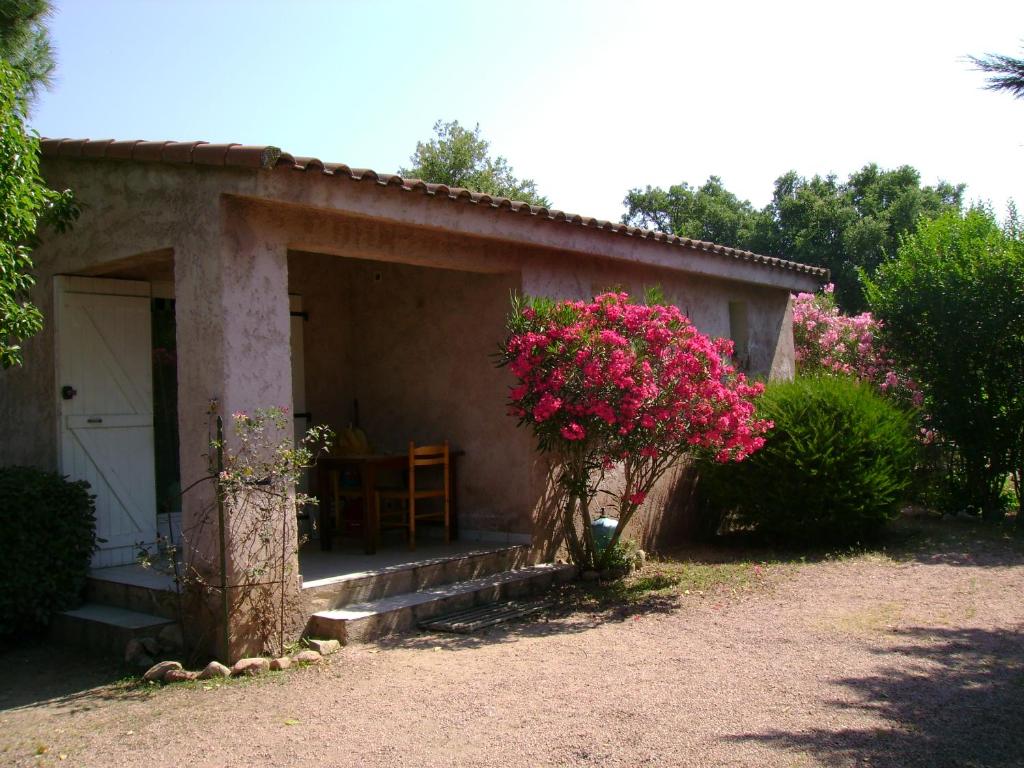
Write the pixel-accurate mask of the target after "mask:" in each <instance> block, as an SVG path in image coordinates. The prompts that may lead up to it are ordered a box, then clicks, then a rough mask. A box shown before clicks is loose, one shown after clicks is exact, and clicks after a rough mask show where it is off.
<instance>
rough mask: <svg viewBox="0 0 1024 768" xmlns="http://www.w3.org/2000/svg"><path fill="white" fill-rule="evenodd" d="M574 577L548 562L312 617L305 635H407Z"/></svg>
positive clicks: (347, 639)
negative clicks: (444, 617)
mask: <svg viewBox="0 0 1024 768" xmlns="http://www.w3.org/2000/svg"><path fill="white" fill-rule="evenodd" d="M575 575H576V569H575V567H574V566H571V565H561V564H558V565H556V564H551V563H548V564H544V565H533V566H529V567H526V568H518V569H514V570H508V571H504V572H502V573H496V574H492V575H488V576H484V577H482V578H475V579H469V580H467V581H460V582H457V583H454V584H445V585H441V586H434V587H429V588H427V589H423V590H419V591H414V592H406V593H403V594H398V595H391V596H389V597H382V598H379V599H377V600H371V601H368V602H364V603H355V604H352V605H347V606H345V607H344V608H339V609H334V610H328V611H319V612H317V613H314V614H313V615H312V617H310V620H309V624H308V625H307V626H306V634H307V635H308V636H310V637H322V638H334V639H336V640H340V641H341V642H343V643H352V642H370V641H373V640H376V639H378V638H381V637H384V636H386V635H390V634H393V633H396V632H408V631H410V630H412V629H413V628H415V626H416V624H417V623H418V622H421V621H423V620H425V619H429V618H431V617H433V616H438V615H440V614H442V613H449V612H452V611H457V610H459V609H464V608H471V607H472V606H474V605H484V604H487V603H494V602H497V601H499V600H508V599H513V598H522V597H527V596H529V595H536V594H540V593H543V592H546V591H547V590H548V589H550V588H551V586H552V584H554V583H555V582H566V581H569V580H571V579H572V578H573V577H575Z"/></svg>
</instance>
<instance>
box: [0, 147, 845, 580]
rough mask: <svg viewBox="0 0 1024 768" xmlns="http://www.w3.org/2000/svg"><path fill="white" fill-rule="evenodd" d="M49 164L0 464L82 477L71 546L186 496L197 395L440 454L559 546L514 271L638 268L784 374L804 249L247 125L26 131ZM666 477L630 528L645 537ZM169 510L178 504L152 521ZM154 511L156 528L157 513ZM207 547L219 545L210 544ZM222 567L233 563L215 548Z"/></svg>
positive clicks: (598, 283) (665, 513)
mask: <svg viewBox="0 0 1024 768" xmlns="http://www.w3.org/2000/svg"><path fill="white" fill-rule="evenodd" d="M42 169H43V175H44V177H45V178H46V180H47V181H48V183H49V184H50V185H51V186H53V187H56V188H66V187H67V188H71V189H73V190H74V191H75V193H76V195H77V197H78V198H79V200H80V202H81V204H82V215H81V218H80V219H79V220H78V222H77V223H76V224H75V226H74V228H73V229H72V230H71V231H70V232H69V233H68V234H64V235H57V234H52V235H51V234H47V235H46V236H45V237H44V239H43V242H42V243H41V245H40V246H39V247H38V248H37V249H36V250H35V252H34V258H35V260H36V265H37V271H36V274H37V279H38V281H37V285H36V289H35V295H34V301H35V302H36V304H37V305H38V306H39V307H40V308H41V309H42V311H43V313H44V316H45V318H46V325H45V330H44V331H43V332H42V333H40V334H39V335H38V336H37V337H35V338H33V339H31V340H29V341H28V342H27V343H26V345H25V349H24V359H25V364H24V366H23V367H20V368H17V369H12V370H8V371H4V372H2V373H0V431H2V434H3V435H4V438H3V440H0V465H2V464H30V465H36V466H40V467H45V468H52V469H56V470H59V471H60V472H62V473H64V474H67V475H70V476H72V477H74V478H83V479H86V480H88V481H89V482H90V483H91V485H92V489H93V492H94V493H95V494H96V497H97V499H96V503H97V516H98V533H99V535H100V536H101V537H102V538H103V539H104V540H105V542H104V544H103V547H102V549H101V550H100V551H99V552H98V553H97V556H96V560H95V566H96V567H102V566H114V565H118V564H123V563H126V562H130V561H131V560H132V559H133V558H134V556H135V551H136V545H137V544H138V543H139V542H148V541H152V540H153V539H154V538H155V534H156V531H157V529H158V521H162V520H163V519H164V517H163V516H165V515H166V516H167V518H168V519H170V518H174V517H176V516H178V515H180V516H181V518H182V520H183V521H184V522H183V523H180V524H182V525H185V526H186V527H187V525H188V522H189V519H190V516H194V515H196V514H198V510H199V508H200V507H201V506H202V505H204V504H208V503H209V497H208V496H206V497H205V498H204V493H203V492H197V493H195V494H185V495H184V497H180V496H179V491H180V489H182V488H187V487H189V486H191V485H193V484H194V483H195V482H196V481H197V480H199V479H200V478H201V477H203V476H204V475H206V474H207V473H208V470H209V460H208V454H209V440H210V418H209V413H208V411H209V403H210V401H211V400H213V399H215V400H217V401H218V403H219V408H220V410H221V412H222V413H225V414H230V413H232V412H235V411H249V412H251V411H252V410H253V409H255V408H259V407H266V406H282V405H285V406H289V407H290V408H291V409H292V411H293V413H294V414H295V416H296V417H297V423H298V424H300V425H301V426H305V423H306V422H305V420H306V419H311V420H312V422H315V423H326V424H329V425H331V426H333V427H334V428H335V429H339V428H343V427H345V426H346V425H347V424H349V423H351V422H352V421H353V419H354V418H356V416H355V414H354V407H353V406H354V404H355V403H358V419H359V422H360V424H361V425H362V427H363V428H365V430H366V431H367V432H368V433H369V436H370V439H371V440H372V442H373V443H374V444H375V445H377V446H387V447H390V448H393V449H399V450H400V449H402V448H403V447H404V446H406V445H407V443H408V441H409V440H415V441H417V442H421V441H434V440H437V439H447V440H449V441H450V443H451V444H452V446H453V447H455V448H457V449H458V450H459V451H460V452H461V455H460V459H459V461H460V466H459V470H458V488H457V498H458V532H459V536H460V538H474V537H475V538H476V539H478V540H481V541H508V542H528V543H530V544H532V545H533V546H534V549H535V551H536V552H537V557H545V556H550V554H551V553H552V551H553V549H552V547H553V546H554V545H556V544H557V542H554V541H553V540H552V538H553V530H554V529H553V523H552V521H551V519H550V516H548V515H545V514H543V509H542V506H543V503H542V501H543V499H544V498H545V491H546V474H545V471H544V468H543V467H542V465H541V463H540V461H539V457H538V454H537V453H536V451H535V450H534V446H533V444H532V440H531V437H530V435H529V434H528V433H527V432H526V431H525V430H521V429H518V428H517V427H516V425H515V421H514V419H512V418H509V417H508V416H507V415H506V410H505V407H504V403H505V401H506V397H507V387H508V384H509V376H508V374H507V372H505V371H504V370H500V369H497V368H496V367H495V366H494V362H493V357H492V353H493V352H494V351H495V350H496V348H497V345H498V343H499V341H500V340H501V339H502V338H503V335H504V330H503V324H504V318H505V316H506V313H507V311H508V308H509V297H510V295H511V294H513V293H522V294H532V295H545V296H550V297H554V298H569V297H571V298H589V297H590V296H592V295H594V294H595V293H598V292H602V291H605V290H606V289H609V288H621V289H624V290H626V291H628V292H630V293H633V294H636V295H642V292H643V290H644V288H645V287H649V286H655V285H656V286H659V287H660V288H661V289H662V291H663V292H664V294H665V296H666V298H667V299H668V300H669V301H671V302H673V303H675V304H676V305H678V306H679V307H680V308H681V309H683V310H684V311H685V312H686V314H687V315H689V316H690V318H691V319H692V320H693V321H694V322H695V324H696V325H697V327H698V328H700V329H701V330H702V331H703V332H705V333H707V334H710V335H713V336H729V337H732V338H733V339H734V341H735V342H736V348H737V355H738V357H739V359H740V361H741V363H742V365H743V366H744V367H745V368H746V369H747V371H748V372H749V373H750V374H752V375H755V376H757V375H761V376H767V377H783V378H784V377H790V376H792V375H793V369H794V354H793V336H792V329H791V310H790V294H791V293H792V292H794V291H813V290H815V289H817V288H818V287H819V286H820V284H821V283H822V282H824V280H825V279H826V278H827V272H826V271H825V270H823V269H820V268H817V267H812V266H808V265H804V264H798V263H795V262H791V261H786V260H783V259H780V258H772V257H767V256H762V255H758V254H754V253H750V252H747V251H742V250H737V249H734V248H728V247H724V246H720V245H715V244H712V243H707V242H701V241H696V240H690V239H687V238H681V237H676V236H672V235H667V234H664V233H660V232H653V231H647V230H641V229H637V228H635V227H630V226H626V225H623V224H617V223H614V222H609V221H601V220H596V219H593V218H587V217H585V216H579V215H574V214H569V213H564V212H562V211H559V210H551V209H547V208H540V207H536V206H531V205H528V204H526V203H521V202H516V201H513V200H508V199H496V198H492V197H490V196H488V195H485V194H478V193H474V192H471V191H469V190H466V189H452V188H449V187H447V186H444V185H438V184H428V183H424V182H422V181H417V180H411V179H404V178H401V177H399V176H395V175H391V174H386V173H377V172H375V171H372V170H367V169H360V168H352V167H349V166H347V165H343V164H339V163H327V162H322V161H320V160H318V159H315V158H311V157H298V156H292V155H290V154H288V153H285V152H282V151H281V150H279V149H277V148H276V147H271V146H241V145H237V144H209V143H204V142H158V141H107V140H103V141H97V140H70V139H45V140H43V142H42ZM678 503H679V501H678V498H677V495H676V494H674V491H673V488H672V487H671V483H667V484H666V487H665V488H664V489H662V492H661V493H656V494H652V496H651V498H650V500H649V501H648V502H647V506H648V509H647V510H646V512H645V514H643V515H640V516H638V518H637V521H636V523H635V524H636V526H637V528H636V531H635V534H636V535H637V536H638V537H640V539H641V540H642V541H644V542H645V543H647V544H649V545H650V544H652V543H655V542H656V540H657V537H658V536H659V535H660V536H664V535H667V533H668V532H670V529H671V525H667V524H666V521H668V520H671V519H672V518H673V514H672V512H673V504H678ZM176 524H177V523H176ZM159 528H160V530H164V529H165V525H164V522H159ZM228 556H229V559H231V558H240V557H243V555H241V554H239V553H238V552H235V551H233V550H232V544H231V542H230V541H229V542H228ZM236 565H237V563H236Z"/></svg>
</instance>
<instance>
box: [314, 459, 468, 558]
mask: <svg viewBox="0 0 1024 768" xmlns="http://www.w3.org/2000/svg"><path fill="white" fill-rule="evenodd" d="M463 453H464V452H463V451H449V454H448V456H449V466H448V475H449V477H448V480H449V482H450V483H451V489H450V491H449V505H450V506H449V512H450V515H451V519H450V526H451V535H452V538H453V539H455V538H457V536H456V533H457V530H458V529H457V527H456V523H455V521H456V520H457V517H456V514H455V464H456V461H455V459H456V457H458V456H461V455H462V454H463ZM346 467H351V468H353V469H355V470H356V471H357V472H358V473H359V479H360V486H361V488H362V492H363V496H362V498H363V548H364V550H365V552H366V554H368V555H372V554H373V553H374V552H376V551H377V546H378V545H379V543H380V521H379V520H377V518H376V513H377V510H376V507H375V505H374V503H373V494H374V489H375V488H376V485H377V473H378V472H379V471H380V470H381V469H398V470H401V471H402V472H407V471H408V469H409V453H408V452H404V453H368V454H348V455H334V456H324V457H320V458H318V459H317V462H316V497H317V499H319V501H320V548H321V549H323V550H329V549H331V546H332V539H333V537H334V518H335V517H336V516H339V513H338V510H335V509H332V510H331V514H330V515H325V514H324V511H323V508H324V503H325V502H326V501H328V500H330V502H331V503H332V504H333V503H334V494H333V492H332V490H331V475H332V474H334V473H335V472H337V473H339V474H340V473H341V471H342V470H343V469H345V468H346Z"/></svg>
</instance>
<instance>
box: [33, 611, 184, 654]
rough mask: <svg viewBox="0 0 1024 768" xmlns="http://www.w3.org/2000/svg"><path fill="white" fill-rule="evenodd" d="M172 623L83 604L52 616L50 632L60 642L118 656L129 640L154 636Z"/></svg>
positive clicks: (147, 616) (162, 618) (162, 619)
mask: <svg viewBox="0 0 1024 768" xmlns="http://www.w3.org/2000/svg"><path fill="white" fill-rule="evenodd" d="M173 623H174V622H173V621H170V620H168V619H167V618H165V617H163V616H154V615H153V614H151V613H140V612H138V611H129V610H127V609H125V608H117V607H114V606H111V605H100V604H98V603H86V604H85V605H83V606H82V607H81V608H75V609H73V610H70V611H63V612H61V613H58V614H56V615H55V616H54V617H53V621H52V622H51V627H50V632H51V635H52V637H53V638H54V639H55V640H58V641H60V642H65V643H68V644H69V645H76V646H79V647H81V648H86V649H88V650H91V651H96V652H98V653H104V654H111V655H114V656H118V657H122V656H123V655H124V648H125V646H126V645H127V644H128V641H129V640H131V639H132V638H133V637H156V636H157V635H158V634H159V633H160V630H161V629H163V628H164V627H166V626H167V625H168V624H173Z"/></svg>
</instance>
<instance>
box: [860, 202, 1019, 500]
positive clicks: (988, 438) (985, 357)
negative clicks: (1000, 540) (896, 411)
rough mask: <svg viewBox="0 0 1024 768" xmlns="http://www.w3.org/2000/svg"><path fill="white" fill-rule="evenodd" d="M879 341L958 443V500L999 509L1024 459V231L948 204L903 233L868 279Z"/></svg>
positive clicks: (942, 428)
mask: <svg viewBox="0 0 1024 768" xmlns="http://www.w3.org/2000/svg"><path fill="white" fill-rule="evenodd" d="M868 296H869V298H870V301H871V306H872V309H873V310H874V312H875V315H876V316H877V317H878V319H879V320H880V321H881V322H882V331H883V334H884V336H883V338H884V340H885V342H886V344H887V346H888V347H889V348H890V349H891V350H892V351H893V353H894V354H895V355H896V356H897V357H898V358H899V360H900V361H901V362H902V363H903V364H904V365H905V366H906V367H907V369H908V370H909V373H910V374H911V375H912V376H913V377H914V379H915V380H916V381H917V382H918V384H919V385H920V386H921V388H922V391H923V393H924V397H925V410H926V411H927V412H928V413H930V414H931V416H932V418H933V420H934V425H935V427H936V429H937V430H938V431H939V433H940V434H941V435H943V436H944V437H945V438H947V439H949V440H951V441H952V443H953V444H954V446H955V448H956V453H955V458H956V463H955V464H954V466H953V467H952V469H953V472H954V479H957V480H958V482H959V486H960V490H961V493H962V499H963V505H964V506H968V507H973V508H974V509H975V510H977V511H980V512H982V513H985V514H988V515H998V514H1000V513H1001V510H1002V507H1003V501H1002V499H1001V492H1002V488H1003V484H1004V482H1005V478H1006V476H1007V473H1013V475H1014V478H1015V480H1016V482H1017V486H1018V489H1019V487H1020V480H1021V474H1022V466H1024V237H1022V233H1021V230H1020V227H1019V226H1018V222H1017V221H1016V218H1015V216H1013V215H1012V213H1011V216H1010V221H1009V223H1008V224H1007V225H1006V226H1005V227H1002V228H1001V227H1000V226H999V224H998V223H997V221H996V219H995V217H994V215H993V214H992V213H991V212H990V211H988V210H985V209H983V208H973V209H971V210H969V211H968V212H967V213H966V214H961V213H959V212H956V211H949V212H947V213H944V214H942V215H941V216H939V217H938V218H936V219H934V220H933V221H929V222H923V223H922V224H921V225H920V226H919V227H918V229H917V231H916V232H915V233H913V234H910V235H908V236H906V237H905V238H904V239H903V241H902V243H901V245H900V247H899V252H898V255H897V258H896V259H894V260H892V261H890V262H888V263H886V264H883V265H882V266H881V267H880V268H879V269H878V271H877V273H876V274H875V277H874V278H873V279H872V280H870V281H869V282H868Z"/></svg>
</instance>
